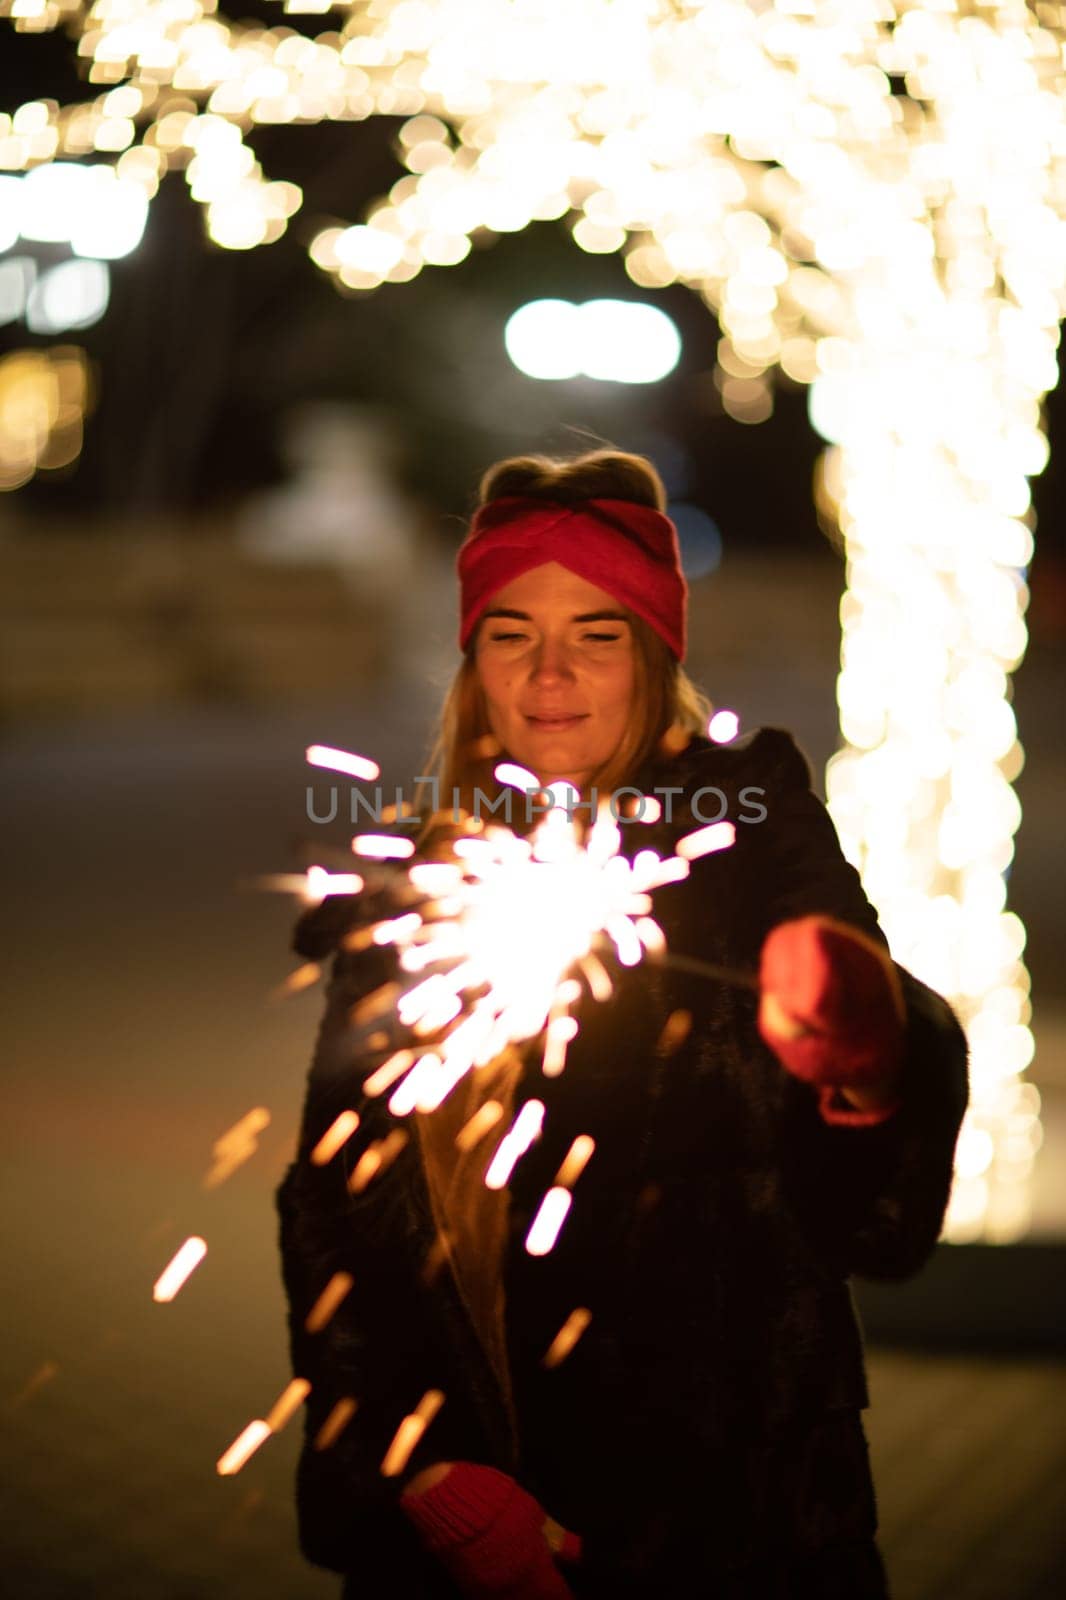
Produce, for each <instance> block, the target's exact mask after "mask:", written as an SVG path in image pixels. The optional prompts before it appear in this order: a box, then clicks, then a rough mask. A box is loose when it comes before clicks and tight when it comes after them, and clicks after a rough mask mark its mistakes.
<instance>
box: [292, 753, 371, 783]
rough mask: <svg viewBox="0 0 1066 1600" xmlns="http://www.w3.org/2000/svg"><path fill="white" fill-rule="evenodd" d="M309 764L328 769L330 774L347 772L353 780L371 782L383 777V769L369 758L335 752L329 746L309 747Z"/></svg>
mask: <svg viewBox="0 0 1066 1600" xmlns="http://www.w3.org/2000/svg"><path fill="white" fill-rule="evenodd" d="M307 763H308V765H309V766H312V767H326V768H327V769H328V770H329V771H330V772H345V773H347V774H348V776H349V777H351V778H365V779H367V780H368V781H369V780H371V779H373V778H380V777H381V768H380V767H379V766H378V764H377V762H376V761H371V760H370V758H369V756H357V755H353V754H352V752H351V751H350V750H335V749H334V748H333V747H332V745H328V744H312V745H309V746H308V748H307Z"/></svg>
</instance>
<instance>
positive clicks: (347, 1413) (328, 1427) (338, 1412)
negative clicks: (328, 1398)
mask: <svg viewBox="0 0 1066 1600" xmlns="http://www.w3.org/2000/svg"><path fill="white" fill-rule="evenodd" d="M358 1409H359V1402H358V1401H357V1400H353V1399H352V1397H351V1395H350V1394H346V1395H345V1396H344V1398H343V1399H341V1400H338V1401H337V1404H336V1405H335V1406H334V1407H333V1410H332V1411H331V1412H330V1414H329V1416H328V1417H327V1418H326V1420H325V1422H324V1423H323V1424H322V1426H321V1428H319V1430H318V1432H317V1433H316V1434H315V1437H314V1439H313V1440H312V1441H311V1444H312V1448H313V1449H315V1450H328V1449H329V1447H330V1445H333V1444H336V1442H337V1440H338V1439H339V1438H340V1436H341V1434H342V1433H343V1432H344V1430H345V1428H346V1427H347V1426H348V1424H349V1422H351V1420H352V1418H353V1417H354V1416H355V1413H356V1412H357V1411H358Z"/></svg>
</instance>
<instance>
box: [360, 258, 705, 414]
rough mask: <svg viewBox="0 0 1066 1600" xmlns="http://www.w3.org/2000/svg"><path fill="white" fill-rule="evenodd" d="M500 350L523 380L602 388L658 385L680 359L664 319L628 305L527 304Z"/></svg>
mask: <svg viewBox="0 0 1066 1600" xmlns="http://www.w3.org/2000/svg"><path fill="white" fill-rule="evenodd" d="M364 231H369V230H364ZM504 344H505V346H506V349H507V354H508V355H509V356H510V358H511V360H512V362H513V363H514V365H515V366H516V367H517V368H518V370H519V371H520V372H523V373H525V375H526V377H528V378H543V379H556V380H558V379H564V378H576V377H579V376H584V377H587V378H596V379H598V380H599V381H600V382H603V383H658V382H659V381H660V380H661V379H662V378H665V377H666V376H667V375H668V374H669V373H671V372H672V371H673V370H674V368H675V367H676V366H677V363H678V360H679V358H680V355H681V336H680V334H679V333H678V331H677V328H676V326H675V325H674V323H673V322H672V321H671V319H670V318H669V317H668V316H667V315H666V313H665V312H664V311H660V310H659V309H658V307H657V306H649V305H643V304H641V303H640V302H637V301H632V300H588V301H586V302H585V304H584V305H573V304H572V303H571V302H570V301H569V300H531V301H530V302H529V303H528V304H527V305H524V306H522V307H521V308H520V309H519V310H518V311H516V312H515V313H514V315H513V316H511V317H510V318H509V319H508V322H507V326H506V328H505V329H504Z"/></svg>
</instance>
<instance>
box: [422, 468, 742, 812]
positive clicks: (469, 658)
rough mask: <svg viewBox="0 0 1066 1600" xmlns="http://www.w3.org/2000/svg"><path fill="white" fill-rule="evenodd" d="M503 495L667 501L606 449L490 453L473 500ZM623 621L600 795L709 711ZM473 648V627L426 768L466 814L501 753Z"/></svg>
mask: <svg viewBox="0 0 1066 1600" xmlns="http://www.w3.org/2000/svg"><path fill="white" fill-rule="evenodd" d="M504 495H524V496H527V497H530V498H534V499H543V500H550V501H554V502H556V503H557V504H562V505H576V504H579V503H580V502H581V501H582V500H593V499H613V500H632V501H634V502H636V504H638V505H647V506H653V507H654V508H655V510H657V511H662V510H665V507H666V490H665V488H664V487H663V482H662V479H661V478H660V477H659V474H658V473H657V472H656V470H655V468H654V466H653V465H652V463H651V462H650V461H648V460H646V459H645V457H644V456H638V455H631V454H628V453H627V452H625V451H621V450H612V449H601V450H592V451H589V452H587V453H586V454H583V455H579V456H574V457H571V458H569V459H566V458H561V459H560V458H556V457H553V456H543V455H531V456H511V457H509V458H508V459H507V460H505V461H498V462H496V464H495V465H494V466H492V467H490V468H489V469H488V471H487V472H486V473H485V475H484V477H483V478H482V480H481V485H480V490H479V499H478V505H479V506H484V505H487V504H488V502H489V501H490V500H497V499H500V498H501V497H502V496H504ZM630 625H631V627H632V632H633V643H634V646H635V651H634V658H635V667H636V672H635V681H634V692H633V709H632V716H631V718H630V721H629V725H628V727H627V729H626V732H625V734H624V736H623V738H622V740H621V743H620V744H619V745H618V747H617V749H616V750H615V751H614V753H613V754H612V755H611V757H610V758H609V760H608V761H606V762H605V763H604V765H603V766H602V767H600V768H599V769H598V770H597V771H596V772H595V773H594V774H593V775H592V777H591V780H590V787H594V788H596V790H597V791H598V793H599V794H600V795H601V797H604V798H606V797H607V796H608V795H609V794H610V793H612V792H613V791H614V790H616V789H618V788H620V787H622V785H624V784H626V783H627V782H631V781H632V779H633V778H634V776H635V775H636V773H637V772H638V771H639V770H640V768H641V767H642V766H643V765H644V763H645V762H646V761H647V760H648V759H649V757H650V756H651V755H652V754H653V752H654V751H655V750H656V749H657V748H661V749H662V751H663V753H664V754H668V753H671V752H676V751H677V750H678V749H683V748H684V746H685V744H687V742H688V739H689V737H690V736H691V735H692V734H694V733H700V732H702V731H704V730H705V729H706V726H707V722H708V719H709V717H710V715H711V711H712V706H711V703H710V701H709V700H708V699H707V698H706V696H705V695H704V694H703V693H702V692H701V691H700V690H699V689H698V688H697V687H696V685H695V684H694V683H693V682H692V680H691V678H690V677H689V676H688V674H687V673H686V672H685V670H684V668H683V667H682V666H681V664H680V663H679V662H678V660H677V658H676V657H675V656H674V655H673V654H672V653H671V651H670V649H669V647H668V646H667V644H666V642H665V640H663V639H662V638H660V636H659V635H658V634H657V633H656V632H655V630H654V628H652V627H651V626H650V625H649V624H648V623H647V622H645V621H644V620H643V618H642V617H638V616H634V615H632V614H630ZM476 648H477V632H476V630H475V633H474V635H473V637H472V638H471V639H470V642H469V644H468V645H467V648H466V651H465V653H464V655H463V660H462V662H461V663H460V666H459V670H458V671H457V672H456V674H455V677H454V678H453V680H452V683H451V686H450V688H449V690H448V692H447V695H446V696H445V699H444V704H443V705H442V707H441V711H440V716H439V718H438V722H437V728H436V735H435V739H434V743H433V748H432V750H431V752H430V755H429V757H428V760H427V765H426V766H425V768H424V771H426V772H427V773H430V774H432V776H433V777H434V778H435V780H436V783H437V794H438V796H439V798H438V802H437V803H438V805H439V806H440V807H441V808H442V809H443V810H444V811H447V812H449V813H450V812H451V810H452V809H453V807H454V806H458V807H459V808H460V809H461V810H465V811H467V812H471V813H472V812H473V811H474V793H475V790H480V791H481V793H482V794H483V795H485V796H487V797H489V798H490V800H493V799H495V798H496V797H497V795H498V793H499V785H498V784H497V783H496V780H495V778H494V777H493V767H494V765H495V763H496V761H497V759H498V756H499V753H500V752H499V747H498V746H497V744H496V741H495V739H494V738H493V736H492V733H491V730H490V728H489V720H488V711H487V708H486V706H485V697H484V695H483V693H482V691H481V685H480V683H479V681H478V675H477V662H476ZM453 797H454V798H453ZM425 798H426V797H425V793H424V791H423V793H422V794H420V795H419V796H418V797H417V798H416V805H417V806H418V808H419V809H422V803H423V801H424V800H425Z"/></svg>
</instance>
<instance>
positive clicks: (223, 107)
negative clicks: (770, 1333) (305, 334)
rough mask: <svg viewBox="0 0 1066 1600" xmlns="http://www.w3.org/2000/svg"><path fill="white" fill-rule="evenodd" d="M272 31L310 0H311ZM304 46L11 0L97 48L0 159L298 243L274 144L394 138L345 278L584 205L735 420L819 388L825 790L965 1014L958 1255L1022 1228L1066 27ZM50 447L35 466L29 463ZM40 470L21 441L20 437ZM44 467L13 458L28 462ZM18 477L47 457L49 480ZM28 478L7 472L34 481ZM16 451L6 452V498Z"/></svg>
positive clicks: (312, 248)
mask: <svg viewBox="0 0 1066 1600" xmlns="http://www.w3.org/2000/svg"><path fill="white" fill-rule="evenodd" d="M285 9H286V10H291V11H297V10H298V11H301V12H305V13H306V12H312V11H324V10H325V9H326V4H325V0H288V3H287V5H286V7H285ZM330 13H331V14H330V16H329V18H328V21H329V22H330V23H332V24H334V27H333V28H331V29H330V30H329V31H324V32H322V33H321V34H319V36H318V37H317V38H306V37H303V36H300V35H296V34H294V33H293V32H291V31H290V30H288V29H286V28H284V27H281V26H279V27H276V28H264V27H261V26H258V25H255V26H253V25H250V24H234V23H229V22H228V21H225V20H223V19H222V18H221V17H218V16H217V15H215V12H214V0H124V3H123V4H122V5H119V4H116V3H115V0H96V3H95V4H91V5H89V6H86V7H82V6H80V5H75V4H74V3H73V0H0V15H7V16H10V17H11V19H12V21H13V23H14V25H15V27H16V28H18V29H21V30H23V31H27V32H40V31H45V30H48V29H54V28H56V27H59V26H64V27H66V28H68V29H69V31H70V32H71V33H72V35H75V36H77V37H78V41H79V42H78V51H79V54H80V55H81V56H82V58H83V59H84V60H85V61H86V62H87V65H88V75H89V80H90V82H91V83H92V84H95V85H99V92H98V94H97V95H96V96H95V97H93V98H90V99H88V100H86V101H84V102H81V103H78V104H76V105H70V106H60V105H58V104H57V103H55V102H54V101H49V100H35V101H31V102H28V103H27V104H25V105H22V106H20V107H19V108H18V109H17V110H16V111H15V113H14V114H13V115H12V116H10V117H9V116H3V117H0V169H2V171H3V172H6V173H7V174H17V173H22V172H28V171H34V170H36V169H39V168H41V167H43V166H45V165H46V164H48V163H50V162H59V163H72V162H80V161H84V160H88V161H91V162H92V163H93V165H94V167H98V166H101V165H106V164H109V163H110V164H112V165H113V168H114V174H115V179H116V181H118V182H120V183H121V184H123V185H130V184H132V185H134V186H136V187H137V188H138V189H139V190H140V191H141V193H142V194H143V196H144V197H145V199H146V201H148V202H150V200H151V198H152V196H153V195H154V194H155V192H156V190H157V188H158V185H159V182H160V181H161V179H162V177H163V176H164V174H165V173H166V172H168V171H172V170H180V171H183V172H184V174H185V179H186V182H187V183H188V184H189V187H190V190H191V192H192V194H193V196H194V197H195V198H196V199H197V200H198V201H199V202H200V203H201V204H202V205H203V207H204V212H205V223H206V227H207V231H208V233H209V235H210V237H211V238H212V239H213V240H214V241H215V243H216V244H218V245H219V246H220V247H222V248H228V249H248V248H252V247H254V246H256V245H260V244H269V243H270V242H271V241H273V240H275V239H277V238H279V237H281V235H282V234H283V233H284V231H285V229H286V227H287V224H288V222H289V220H290V219H291V217H292V216H293V215H294V214H295V213H296V211H297V210H298V209H299V207H300V205H301V203H302V196H301V195H300V192H299V190H298V189H297V188H296V187H295V186H294V185H291V184H279V183H275V182H272V181H270V180H269V179H268V178H267V177H266V176H265V175H264V173H263V170H262V167H261V165H260V163H259V161H258V159H257V158H256V156H255V154H254V153H253V151H252V149H251V147H250V145H249V144H248V142H247V139H248V137H249V136H251V135H253V134H254V130H255V128H256V127H257V126H259V125H262V124H271V123H314V122H318V121H322V120H331V121H344V120H349V121H351V120H360V119H364V118H367V117H371V116H374V115H386V116H389V117H399V118H402V119H404V120H403V121H402V124H401V126H400V129H399V134H398V141H397V150H398V153H399V157H400V159H401V160H402V162H403V164H404V166H405V168H406V172H405V175H404V176H403V177H402V178H400V180H399V181H398V182H397V183H395V184H394V185H393V186H392V188H391V189H390V190H389V192H388V194H387V195H384V196H382V197H381V198H380V199H379V200H377V201H376V202H375V203H373V204H372V205H371V206H370V207H369V209H368V211H367V212H366V214H365V215H364V216H362V217H353V218H351V219H347V220H346V219H341V224H340V225H338V224H337V222H336V221H335V220H334V221H332V222H331V224H330V225H329V226H328V227H326V226H320V227H317V228H316V227H315V225H314V223H313V221H312V222H311V224H310V225H309V227H308V229H307V232H308V236H309V246H308V248H309V253H310V256H311V259H312V261H313V262H314V264H315V266H316V267H317V268H318V269H319V270H321V271H322V272H324V273H326V274H328V275H329V276H331V277H332V278H334V279H335V280H336V282H337V283H338V285H339V286H340V287H343V288H344V289H346V290H350V291H365V290H373V289H374V288H376V287H378V286H379V285H381V284H383V283H403V282H406V281H409V280H410V279H411V278H413V277H414V276H416V275H417V274H418V273H419V272H421V271H422V270H423V269H425V268H427V267H445V266H452V265H456V264H458V263H459V262H461V261H463V260H464V259H465V258H466V257H467V255H468V254H469V252H470V249H471V244H472V240H473V239H474V237H475V236H477V237H478V238H479V239H488V238H491V237H492V236H493V235H496V234H500V233H509V232H516V231H519V230H521V229H523V228H525V227H527V226H529V225H530V224H531V223H533V222H536V221H543V220H552V219H565V225H567V226H569V227H570V229H571V232H572V235H573V238H574V241H575V244H576V246H577V247H578V248H579V249H582V250H584V251H587V252H592V253H603V252H612V251H620V252H622V253H623V256H624V262H625V268H626V271H627V272H628V274H629V276H630V277H631V279H632V280H633V282H634V283H635V284H636V285H638V286H639V287H642V288H645V289H656V288H661V287H665V286H666V285H668V284H672V283H681V284H684V285H686V286H687V287H689V288H690V289H691V290H692V291H693V292H694V293H696V294H698V295H699V296H700V298H701V299H702V300H703V301H704V303H705V304H706V306H707V307H708V309H709V310H710V311H711V312H712V313H713V314H714V316H715V317H716V319H717V321H718V325H719V329H720V335H721V337H720V340H719V343H718V349H717V360H716V365H715V373H714V377H715V383H716V385H717V390H718V393H719V395H720V398H721V404H722V406H723V408H724V409H725V411H726V412H727V413H729V414H730V415H731V416H732V417H734V418H735V419H737V420H738V421H740V422H746V423H757V422H759V421H761V420H763V419H764V418H765V417H766V416H768V415H769V414H770V412H771V410H772V407H773V384H774V382H776V381H778V379H779V378H780V379H783V381H785V382H789V383H796V384H809V385H810V390H809V395H810V409H811V416H812V420H813V422H814V425H815V427H816V429H817V430H818V431H819V432H820V433H821V434H822V436H823V437H824V438H825V439H826V441H827V444H828V449H827V450H826V452H825V454H824V456H823V458H822V461H821V464H820V470H819V477H818V485H817V497H818V506H819V511H820V513H821V515H822V518H823V522H824V523H825V524H826V525H829V526H831V527H832V528H833V529H834V530H835V531H836V532H837V533H838V534H839V538H840V542H841V545H842V548H843V551H844V554H845V557H846V564H847V585H848V588H847V593H846V594H845V596H844V599H843V602H842V608H841V619H842V636H843V652H842V670H841V674H840V680H839V703H840V719H841V729H842V734H843V747H842V749H841V750H840V751H839V752H838V754H837V756H836V757H835V758H834V759H833V761H832V762H831V763H830V767H829V771H828V774H827V793H828V798H829V805H830V810H831V812H832V815H833V818H834V821H835V823H836V825H837V828H838V831H839V832H840V835H841V838H842V841H843V843H844V847H845V851H846V853H847V854H848V856H849V858H850V859H851V860H852V861H853V862H854V863H855V864H856V865H857V866H858V867H859V869H860V870H861V872H862V874H863V879H864V882H865V885H866V888H867V891H868V892H869V894H870V896H871V898H872V899H873V901H874V902H875V904H876V905H877V907H878V909H879V911H880V913H881V916H882V920H883V923H884V926H885V929H886V932H887V933H888V936H889V938H890V940H891V942H892V946H893V950H894V952H895V954H896V955H897V957H898V959H899V960H900V961H901V962H903V963H904V964H905V965H907V966H909V967H910V968H911V970H912V971H914V972H915V973H916V974H917V975H918V976H920V977H922V978H924V979H926V980H927V981H929V982H930V983H932V984H933V985H934V987H936V988H938V989H940V990H941V991H942V992H943V993H945V994H946V995H947V996H948V997H949V998H950V999H951V1000H952V1002H953V1003H954V1004H955V1006H956V1007H957V1009H958V1011H959V1013H960V1015H961V1017H962V1019H963V1022H964V1024H965V1026H966V1029H967V1034H968V1037H969V1042H970V1048H971V1084H972V1108H971V1111H970V1113H969V1116H968V1118H967V1123H966V1128H965V1130H964V1140H963V1141H962V1143H961V1144H960V1151H970V1152H972V1151H973V1150H974V1149H977V1150H980V1151H984V1152H986V1153H987V1151H988V1149H989V1146H988V1144H987V1143H986V1142H984V1141H983V1140H982V1139H981V1138H980V1137H978V1138H977V1141H976V1143H975V1142H974V1138H973V1137H972V1136H979V1135H982V1134H985V1135H987V1136H988V1137H989V1138H990V1139H991V1141H992V1152H993V1153H992V1155H991V1156H990V1158H989V1160H988V1162H987V1163H986V1164H984V1165H983V1166H982V1169H981V1171H980V1172H976V1171H974V1170H973V1166H974V1158H973V1156H972V1154H970V1155H966V1156H965V1158H963V1157H962V1156H961V1155H960V1159H964V1160H965V1162H966V1163H968V1165H967V1166H966V1170H965V1172H963V1171H960V1176H959V1181H958V1183H957V1184H956V1190H955V1196H954V1199H953V1202H952V1206H951V1210H950V1212H949V1219H948V1236H949V1237H954V1238H965V1237H976V1236H979V1235H984V1236H987V1237H992V1238H999V1239H1007V1238H1010V1237H1014V1236H1016V1235H1017V1234H1018V1233H1019V1232H1021V1231H1023V1230H1024V1227H1025V1221H1026V1205H1027V1199H1026V1196H1027V1188H1026V1184H1025V1182H1024V1178H1025V1175H1026V1173H1027V1171H1028V1170H1029V1168H1030V1167H1031V1164H1032V1160H1033V1156H1034V1153H1035V1149H1036V1147H1037V1145H1038V1142H1039V1122H1038V1111H1039V1100H1038V1096H1037V1095H1036V1091H1035V1089H1033V1087H1032V1085H1028V1084H1025V1083H1023V1082H1022V1074H1023V1073H1024V1070H1025V1067H1026V1066H1027V1064H1028V1062H1029V1060H1030V1058H1031V1055H1032V1038H1031V1035H1030V1033H1029V1021H1030V1006H1029V999H1028V978H1027V975H1026V970H1025V967H1024V965H1023V962H1022V955H1023V950H1024V930H1023V928H1022V927H1021V924H1020V922H1019V921H1018V919H1017V917H1016V916H1015V915H1014V914H1013V913H1012V912H1010V911H1008V910H1007V909H1006V903H1005V891H1004V873H1005V871H1006V870H1007V868H1008V867H1009V865H1010V861H1011V857H1012V854H1013V836H1014V833H1015V832H1016V830H1017V827H1018V822H1019V815H1020V813H1019V807H1018V803H1017V800H1016V797H1015V795H1014V791H1013V788H1012V785H1013V783H1014V781H1015V779H1016V778H1017V777H1018V775H1019V773H1020V771H1021V768H1022V763H1023V760H1024V755H1023V751H1022V747H1021V745H1020V743H1019V741H1018V738H1017V733H1016V729H1015V725H1014V717H1013V713H1012V709H1011V704H1010V674H1011V672H1012V671H1013V670H1014V668H1015V667H1016V666H1017V665H1018V663H1019V661H1020V660H1021V658H1022V655H1023V653H1024V650H1025V644H1026V631H1025V625H1024V614H1025V608H1026V602H1027V598H1028V592H1027V588H1026V581H1025V580H1026V570H1027V567H1028V563H1029V560H1030V557H1031V553H1032V548H1033V539H1032V532H1033V526H1034V519H1033V513H1032V506H1031V501H1030V495H1029V484H1028V480H1029V479H1030V478H1031V477H1033V476H1034V475H1035V474H1037V473H1039V472H1040V471H1041V470H1042V469H1043V467H1044V465H1045V463H1046V461H1047V455H1048V447H1047V441H1046V438H1045V435H1044V432H1043V428H1042V418H1041V405H1042V401H1043V398H1044V396H1045V395H1046V393H1047V392H1048V391H1049V390H1050V389H1051V388H1052V387H1053V385H1054V384H1055V382H1056V377H1057V374H1056V349H1057V344H1058V323H1059V320H1060V318H1061V316H1062V314H1063V309H1064V306H1066V68H1064V49H1063V47H1064V43H1066V13H1064V9H1063V7H1061V6H1052V5H1046V6H1029V5H1027V4H1025V3H1024V0H989V3H988V4H985V5H982V6H980V7H977V8H973V7H965V8H958V7H956V6H955V5H954V4H951V3H947V0H945V3H940V0H936V3H934V0H925V3H919V0H876V3H875V0H865V3H856V4H854V5H849V6H838V5H828V4H827V5H822V6H815V5H813V4H806V3H803V0H776V3H773V4H769V3H768V4H760V5H758V6H756V5H752V4H748V3H745V0H570V3H569V4H568V5H567V6H566V7H565V8H561V7H560V6H559V5H558V4H556V3H554V0H525V3H524V4H523V5H522V6H521V7H512V6H501V5H499V4H497V3H496V0H420V3H418V4H411V3H409V0H373V4H371V5H362V4H360V5H355V4H349V3H346V4H339V5H336V6H333V7H332V8H330ZM38 448H39V447H38V446H37V445H35V446H34V449H35V450H36V449H38ZM27 450H28V447H27ZM30 455H32V451H31V452H29V454H26V453H24V454H23V455H22V456H20V458H19V460H20V461H22V462H23V463H24V462H25V461H26V460H28V459H30ZM30 470H32V468H31V469H30ZM20 473H21V474H23V476H21V477H20V476H19V474H20ZM25 473H26V467H25V465H24V464H23V465H18V464H12V462H11V460H10V457H8V458H4V457H2V456H0V479H2V480H3V482H4V483H5V485H6V486H8V487H10V486H12V485H13V484H15V483H17V482H21V481H25V475H24V474H25Z"/></svg>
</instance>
